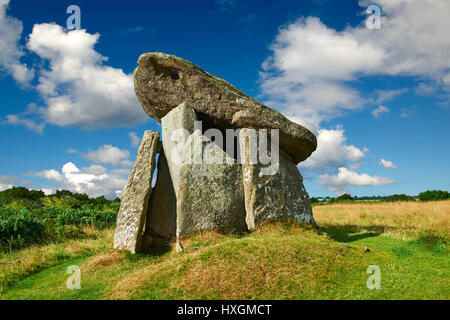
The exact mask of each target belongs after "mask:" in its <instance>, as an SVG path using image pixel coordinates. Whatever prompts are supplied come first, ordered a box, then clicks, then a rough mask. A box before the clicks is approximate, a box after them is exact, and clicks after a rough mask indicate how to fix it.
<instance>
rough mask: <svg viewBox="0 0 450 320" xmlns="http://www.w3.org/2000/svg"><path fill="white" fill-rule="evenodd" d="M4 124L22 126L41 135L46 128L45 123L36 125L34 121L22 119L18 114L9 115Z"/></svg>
mask: <svg viewBox="0 0 450 320" xmlns="http://www.w3.org/2000/svg"><path fill="white" fill-rule="evenodd" d="M3 123H4V124H9V125H22V126H24V127H25V128H28V129H30V130H32V131H34V132H36V133H39V134H43V133H44V128H45V124H44V123H36V122H35V121H34V120H31V119H26V118H21V117H20V115H18V114H10V115H7V116H6V120H5V121H4V122H3Z"/></svg>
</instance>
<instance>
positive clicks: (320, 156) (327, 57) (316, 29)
mask: <svg viewBox="0 0 450 320" xmlns="http://www.w3.org/2000/svg"><path fill="white" fill-rule="evenodd" d="M373 2H375V3H377V4H379V5H380V6H381V7H382V11H383V14H384V15H383V17H382V30H369V29H367V28H366V26H365V23H364V21H361V24H360V25H359V26H357V27H349V26H348V27H346V28H345V29H344V30H342V31H336V30H334V29H332V28H329V27H327V26H326V25H325V24H323V23H322V22H321V21H320V20H319V19H318V18H314V17H308V18H301V19H298V20H297V21H295V22H293V23H291V24H288V25H286V26H284V27H282V28H281V29H280V31H279V33H278V35H277V37H276V38H275V40H274V42H273V44H272V46H271V50H272V54H271V56H270V57H268V58H267V59H266V61H265V62H264V64H263V66H262V68H263V72H261V76H260V80H261V96H262V97H263V98H264V101H265V103H266V104H268V105H269V106H271V107H272V108H275V109H277V110H279V111H281V112H282V113H284V114H286V115H287V116H288V117H289V118H290V119H291V120H293V121H296V122H298V123H300V124H303V125H305V126H306V127H308V128H309V129H311V130H313V131H314V132H316V133H318V142H319V146H318V150H317V151H316V152H315V153H313V155H312V156H311V158H310V159H308V160H307V161H305V162H304V163H303V164H302V166H303V167H305V168H306V169H311V168H313V169H314V170H315V171H316V172H320V171H323V172H324V171H327V170H328V171H330V170H332V169H333V165H334V166H335V167H334V170H336V172H337V173H336V174H335V175H330V174H328V175H322V176H321V177H322V178H321V181H322V183H327V182H330V183H331V182H332V183H335V184H336V182H337V180H336V179H337V178H342V179H341V180H339V181H344V182H348V184H352V182H355V183H356V182H357V183H359V182H358V181H361V180H367V181H369V182H371V183H375V182H377V181H378V182H387V181H391V180H390V179H387V178H380V177H371V176H369V175H364V174H361V175H360V174H357V173H356V172H354V170H355V168H357V167H358V164H359V162H360V160H357V161H354V162H352V161H350V160H349V159H348V155H349V150H353V151H354V152H355V154H358V157H357V158H359V159H361V158H362V157H363V154H364V151H362V150H360V149H359V148H357V147H354V146H349V145H346V144H345V143H344V142H345V137H344V136H343V134H342V135H341V133H339V132H335V133H334V134H333V132H332V131H333V130H329V132H326V131H322V130H323V129H321V126H322V123H323V122H324V121H328V120H331V119H333V118H336V117H340V116H342V115H343V114H345V113H346V112H350V111H356V110H359V109H361V108H363V107H364V106H367V105H371V106H374V107H377V108H378V109H377V110H376V111H375V110H374V115H375V116H379V115H381V114H382V113H383V112H386V111H387V108H386V107H385V106H382V104H383V103H384V102H386V101H388V100H392V99H393V98H395V97H396V96H398V95H400V94H403V93H405V92H406V91H407V89H395V90H384V91H380V90H376V91H374V92H370V91H369V92H367V93H365V96H369V97H370V96H374V95H378V97H377V98H375V99H374V98H363V97H362V96H361V94H360V92H359V91H358V90H357V89H356V87H354V86H353V84H354V83H356V82H357V81H359V80H361V79H362V78H364V77H369V76H380V75H381V76H413V77H416V79H417V80H419V81H421V82H423V81H426V82H428V83H431V84H432V85H433V86H434V87H435V88H437V89H439V88H440V90H442V91H444V94H442V97H443V98H446V99H447V100H448V97H449V95H448V92H449V91H450V86H449V83H450V76H449V72H448V70H449V68H450V59H448V57H449V56H450V36H449V35H450V34H449V30H450V20H449V19H448V15H449V13H450V2H449V1H448V0H434V1H430V0H415V1H408V0H395V1H392V0H375V1H359V3H360V5H361V6H362V7H365V8H367V7H368V5H369V4H372V3H373ZM421 89H422V91H423V90H424V89H428V88H423V87H422V88H421ZM426 91H427V92H430V90H426ZM380 106H381V107H380ZM407 115H409V113H407V112H406V111H405V110H402V116H407ZM321 135H322V137H321ZM329 139H334V140H335V141H336V143H327V141H328V140H329ZM342 141H344V142H342ZM321 144H323V145H325V146H327V148H329V150H331V151H329V152H327V148H325V147H321ZM352 147H353V148H352ZM358 150H359V152H358ZM350 154H351V153H350ZM345 163H346V164H345ZM344 164H345V165H344ZM338 165H342V166H341V167H336V166H338ZM327 167H328V168H327ZM349 168H350V169H349ZM343 170H347V171H343ZM349 173H353V174H352V175H350V174H349ZM350 177H351V178H352V179H350ZM356 177H361V178H358V179H355V178H356ZM333 178H334V179H333ZM343 178H346V179H343ZM368 178H371V179H368ZM372 178H373V179H372ZM386 179H387V180H386ZM330 185H331V184H330ZM375 185H376V183H375Z"/></svg>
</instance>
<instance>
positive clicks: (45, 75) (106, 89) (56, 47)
mask: <svg viewBox="0 0 450 320" xmlns="http://www.w3.org/2000/svg"><path fill="white" fill-rule="evenodd" d="M99 37H100V35H99V34H90V33H88V32H86V30H73V31H69V32H67V31H65V30H64V29H63V28H62V27H61V26H59V25H56V24H47V23H45V24H36V25H34V27H33V31H32V33H31V34H30V36H29V39H28V42H27V47H28V49H29V50H30V51H32V52H34V53H36V54H37V55H38V56H39V57H40V58H42V59H43V60H45V61H47V62H48V67H47V68H45V67H44V68H43V69H41V70H40V71H39V84H38V86H37V90H38V91H39V93H40V94H41V95H42V97H43V99H44V101H45V103H46V107H42V108H40V109H39V112H40V114H41V116H42V117H43V118H44V119H45V121H46V122H48V123H51V124H55V125H59V126H80V127H82V128H85V129H91V128H98V127H108V128H111V127H120V126H131V125H135V124H138V123H142V122H144V121H145V120H146V119H148V118H147V117H146V116H145V114H144V112H143V111H142V108H141V107H140V105H139V102H138V100H137V98H136V95H135V93H134V87H133V75H132V74H126V73H124V72H123V71H122V70H121V69H116V68H112V67H110V66H107V65H105V64H104V63H105V61H107V58H106V57H104V56H102V55H101V54H100V53H98V52H97V51H95V49H94V46H95V44H96V43H97V42H98V40H99Z"/></svg>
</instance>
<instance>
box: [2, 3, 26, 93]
mask: <svg viewBox="0 0 450 320" xmlns="http://www.w3.org/2000/svg"><path fill="white" fill-rule="evenodd" d="M9 2H10V1H9V0H0V71H1V70H4V71H6V72H8V73H9V74H10V75H12V77H13V78H14V79H15V80H16V81H17V82H19V83H21V84H26V83H28V82H29V81H30V80H32V79H33V77H34V72H33V70H31V69H29V68H28V67H27V65H26V64H24V63H22V62H20V58H21V57H22V56H23V55H24V52H23V50H22V48H21V47H20V45H19V41H20V38H21V36H22V31H23V26H22V22H21V21H20V20H18V19H16V18H13V17H11V16H8V15H7V14H6V11H7V9H8V5H9Z"/></svg>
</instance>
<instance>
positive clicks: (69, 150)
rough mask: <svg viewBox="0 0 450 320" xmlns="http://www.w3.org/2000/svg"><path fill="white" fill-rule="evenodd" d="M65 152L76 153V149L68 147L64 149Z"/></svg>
mask: <svg viewBox="0 0 450 320" xmlns="http://www.w3.org/2000/svg"><path fill="white" fill-rule="evenodd" d="M66 153H69V154H76V153H78V150H77V149H73V148H69V149H67V150H66Z"/></svg>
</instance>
